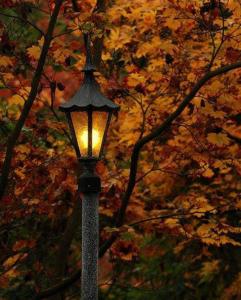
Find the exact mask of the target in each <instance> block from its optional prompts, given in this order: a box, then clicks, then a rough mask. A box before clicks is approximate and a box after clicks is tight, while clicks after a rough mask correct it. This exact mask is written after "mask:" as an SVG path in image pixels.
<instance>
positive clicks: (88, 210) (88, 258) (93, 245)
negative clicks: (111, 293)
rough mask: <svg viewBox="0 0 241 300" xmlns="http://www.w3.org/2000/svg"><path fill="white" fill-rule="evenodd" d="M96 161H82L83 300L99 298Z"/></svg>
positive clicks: (80, 180)
mask: <svg viewBox="0 0 241 300" xmlns="http://www.w3.org/2000/svg"><path fill="white" fill-rule="evenodd" d="M95 164H96V161H85V162H82V163H81V167H82V174H81V176H80V177H79V191H80V193H81V194H82V274H81V300H98V256H99V213H98V207H99V193H100V190H101V185H100V178H99V176H98V175H97V174H96V173H95Z"/></svg>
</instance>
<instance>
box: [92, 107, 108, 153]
mask: <svg viewBox="0 0 241 300" xmlns="http://www.w3.org/2000/svg"><path fill="white" fill-rule="evenodd" d="M107 120H108V112H106V111H93V113H92V122H93V123H92V124H93V125H92V155H93V156H95V157H99V155H100V150H101V145H102V143H103V137H104V133H105V128H106V124H107Z"/></svg>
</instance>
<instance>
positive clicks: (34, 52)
mask: <svg viewBox="0 0 241 300" xmlns="http://www.w3.org/2000/svg"><path fill="white" fill-rule="evenodd" d="M27 53H28V55H29V56H30V57H31V58H34V59H35V60H38V59H39V57H40V53H41V48H40V47H39V46H32V47H30V48H28V49H27Z"/></svg>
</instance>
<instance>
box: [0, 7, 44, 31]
mask: <svg viewBox="0 0 241 300" xmlns="http://www.w3.org/2000/svg"><path fill="white" fill-rule="evenodd" d="M0 15H1V16H4V17H8V18H12V19H16V20H19V21H21V22H23V23H24V24H28V25H30V26H32V27H33V28H34V29H35V30H37V31H38V32H39V33H40V34H41V35H43V36H44V32H43V31H42V30H41V29H40V28H39V27H38V26H36V25H35V24H33V23H32V22H30V21H29V20H27V19H23V18H21V17H19V16H14V15H10V14H6V13H3V12H0Z"/></svg>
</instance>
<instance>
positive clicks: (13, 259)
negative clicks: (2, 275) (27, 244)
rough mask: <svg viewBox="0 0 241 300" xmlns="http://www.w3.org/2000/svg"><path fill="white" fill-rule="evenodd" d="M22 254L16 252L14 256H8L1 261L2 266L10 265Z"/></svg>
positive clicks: (8, 266)
mask: <svg viewBox="0 0 241 300" xmlns="http://www.w3.org/2000/svg"><path fill="white" fill-rule="evenodd" d="M21 256H22V254H20V253H18V254H16V255H14V256H11V257H9V258H8V259H6V260H5V261H4V263H3V266H4V268H5V269H7V268H10V267H12V266H13V265H14V264H15V263H16V262H17V261H18V260H19V259H20V257H21Z"/></svg>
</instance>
